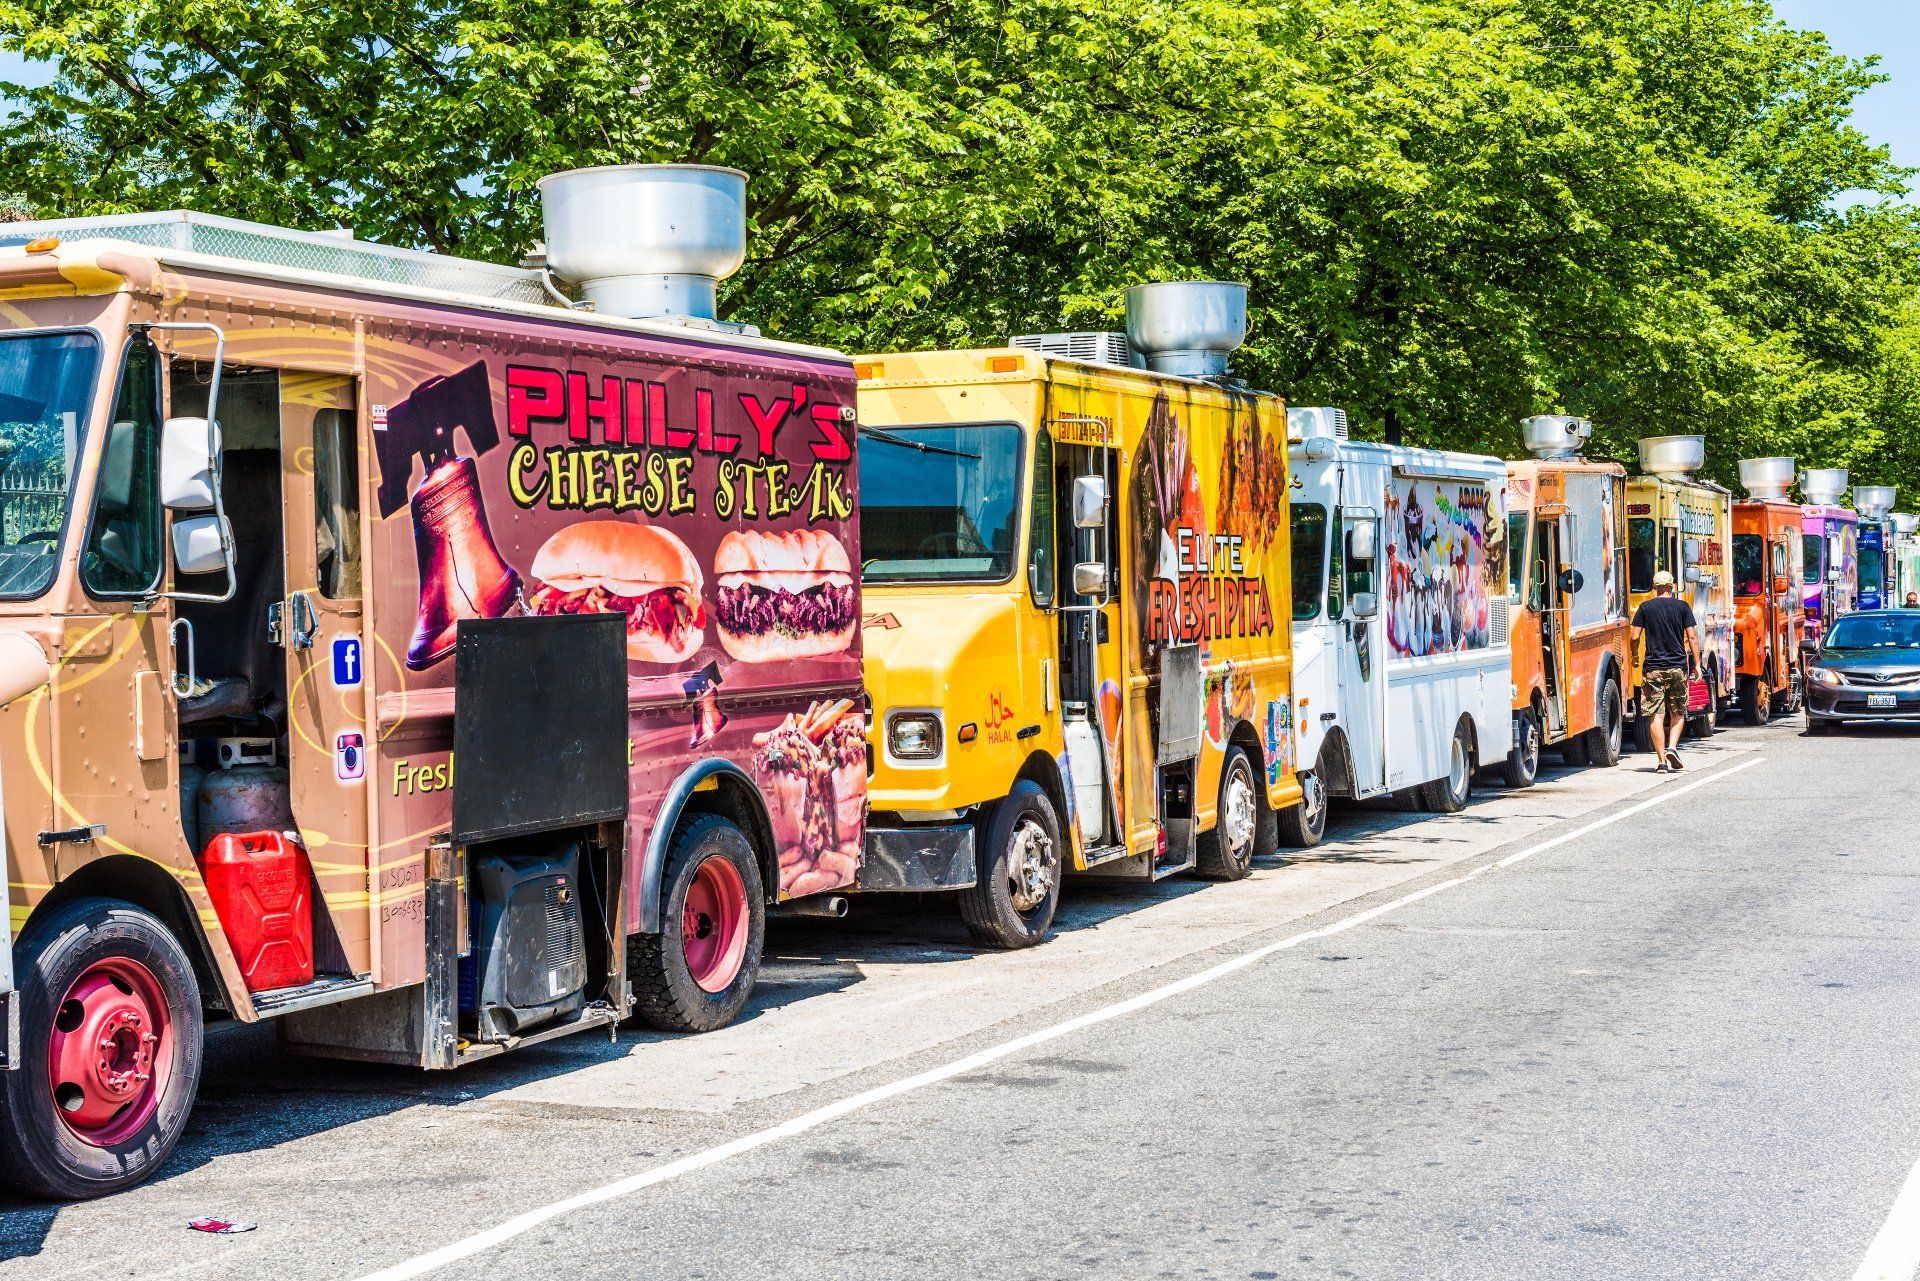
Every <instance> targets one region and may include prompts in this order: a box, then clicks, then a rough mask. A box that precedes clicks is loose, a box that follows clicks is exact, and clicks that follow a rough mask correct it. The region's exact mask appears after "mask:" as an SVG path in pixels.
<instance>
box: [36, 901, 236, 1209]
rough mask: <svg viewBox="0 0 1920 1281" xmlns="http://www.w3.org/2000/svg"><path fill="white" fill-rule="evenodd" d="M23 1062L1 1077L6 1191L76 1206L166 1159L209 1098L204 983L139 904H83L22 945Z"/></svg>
mask: <svg viewBox="0 0 1920 1281" xmlns="http://www.w3.org/2000/svg"><path fill="white" fill-rule="evenodd" d="M16 959H17V960H18V961H19V963H20V972H19V979H20V987H19V996H20V1001H21V1011H20V1012H21V1020H20V1024H21V1041H22V1053H21V1063H20V1067H19V1069H18V1070H17V1071H13V1072H0V1181H4V1182H5V1183H6V1184H7V1185H8V1186H10V1187H13V1188H15V1189H16V1190H18V1191H20V1192H24V1193H26V1194H27V1195H28V1196H35V1197H46V1198H49V1199H52V1200H62V1201H66V1200H78V1199H81V1198H84V1197H97V1196H104V1195H106V1194H107V1193H109V1192H119V1191H121V1190H123V1189H126V1188H130V1187H132V1186H133V1185H134V1184H136V1183H139V1182H141V1181H142V1180H143V1179H145V1178H147V1177H148V1176H149V1175H151V1174H152V1173H153V1172H154V1171H155V1170H158V1169H159V1168H160V1166H161V1165H162V1164H163V1163H164V1162H165V1161H166V1159H167V1156H168V1154H169V1153H171V1152H172V1151H173V1146H174V1144H176V1143H178V1142H179V1141H180V1135H181V1133H182V1132H183V1131H184V1130H185V1129H186V1126H187V1114H188V1113H189V1112H191V1111H192V1110H193V1099H194V1095H195V1094H196V1093H198V1091H199V1089H200V1057H201V1030H202V1024H201V1015H200V984H199V982H198V981H197V980H196V979H195V978H194V975H193V966H192V964H191V963H190V962H189V961H188V960H187V954H186V952H185V951H184V950H182V948H181V946H180V944H179V941H178V940H176V939H175V938H174V937H173V935H172V934H171V933H169V932H168V931H167V928H166V926H164V925H162V924H161V923H160V922H159V921H158V920H156V919H154V917H153V916H152V915H150V914H149V913H147V912H145V911H142V910H141V909H140V908H137V907H134V906H133V905H132V904H130V903H120V902H116V901H114V900H111V899H102V898H87V899H78V900H76V901H74V902H72V903H69V904H67V905H66V906H65V907H63V908H60V909H58V910H57V911H55V912H54V913H53V914H52V915H51V916H49V917H47V918H46V919H44V920H40V921H36V922H35V923H34V924H33V925H32V926H30V927H29V928H28V930H27V932H26V934H25V935H24V936H22V938H21V940H20V952H19V954H18V956H17V958H16Z"/></svg>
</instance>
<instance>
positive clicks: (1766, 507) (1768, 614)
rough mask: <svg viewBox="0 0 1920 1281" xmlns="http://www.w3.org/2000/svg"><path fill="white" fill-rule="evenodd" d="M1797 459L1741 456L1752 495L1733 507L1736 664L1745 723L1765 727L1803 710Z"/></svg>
mask: <svg viewBox="0 0 1920 1281" xmlns="http://www.w3.org/2000/svg"><path fill="white" fill-rule="evenodd" d="M1793 478H1794V460H1793V459H1791V458H1785V457H1781V458H1742V459H1741V460H1740V484H1741V487H1742V488H1744V489H1745V490H1746V491H1747V496H1746V497H1745V498H1744V499H1742V500H1740V501H1738V502H1736V503H1734V505H1733V608H1734V635H1733V666H1734V672H1735V676H1736V680H1737V689H1736V697H1737V698H1738V699H1739V703H1740V718H1741V719H1742V720H1743V721H1745V722H1746V723H1747V724H1748V725H1764V724H1765V723H1766V721H1767V718H1768V717H1770V716H1772V715H1773V714H1774V713H1775V712H1792V711H1798V710H1799V708H1800V702H1801V699H1802V697H1803V684H1802V681H1803V678H1804V675H1805V665H1804V663H1803V661H1802V657H1801V653H1800V641H1801V636H1802V634H1803V632H1804V630H1805V625H1806V621H1805V614H1804V613H1803V611H1802V609H1801V597H1800V505H1799V504H1798V503H1796V502H1793V501H1792V500H1791V499H1789V498H1788V497H1787V491H1788V490H1789V489H1791V488H1792V487H1793Z"/></svg>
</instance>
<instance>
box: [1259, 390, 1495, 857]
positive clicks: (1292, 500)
mask: <svg viewBox="0 0 1920 1281" xmlns="http://www.w3.org/2000/svg"><path fill="white" fill-rule="evenodd" d="M1287 437H1288V440H1287V455H1288V457H1287V463H1288V471H1289V472H1290V473H1291V474H1292V477H1293V488H1292V491H1291V494H1290V496H1289V502H1288V506H1289V509H1290V511H1289V515H1290V519H1291V523H1292V534H1293V652H1294V697H1295V699H1296V705H1295V715H1294V723H1295V725H1296V726H1297V727H1298V728H1297V733H1298V750H1299V760H1300V761H1302V762H1303V763H1304V762H1312V763H1313V768H1312V770H1311V772H1310V773H1303V774H1302V775H1301V783H1302V785H1303V786H1304V787H1305V789H1306V800H1305V801H1304V802H1303V803H1302V804H1301V805H1299V806H1297V807H1295V808H1293V809H1290V810H1287V811H1284V812H1283V813H1282V814H1281V815H1280V816H1279V817H1280V826H1281V835H1282V837H1283V838H1284V839H1285V840H1287V841H1288V842H1289V843H1291V844H1294V845H1313V844H1316V843H1317V842H1318V841H1319V840H1320V837H1321V834H1322V833H1323V832H1324V831H1325V829H1326V813H1327V802H1328V799H1329V798H1331V797H1345V798H1349V799H1353V800H1363V799H1365V798H1367V797H1373V796H1384V795H1387V794H1389V793H1394V792H1411V793H1412V796H1413V798H1414V799H1415V800H1416V801H1418V803H1419V804H1420V805H1421V806H1422V807H1423V808H1425V809H1428V810H1432V811H1435V812H1439V813H1453V812H1454V811H1457V810H1459V809H1460V808H1461V807H1462V806H1464V805H1465V804H1466V802H1467V797H1468V794H1469V793H1470V791H1471V790H1472V786H1473V773H1474V770H1475V769H1477V768H1479V767H1480V766H1481V765H1492V764H1494V763H1496V762H1499V761H1502V760H1505V759H1506V756H1507V753H1508V751H1509V750H1511V745H1512V739H1513V710H1512V693H1513V687H1512V681H1513V677H1512V671H1511V648H1510V636H1509V632H1508V627H1507V592H1506V580H1507V565H1506V485H1507V465H1506V464H1505V463H1504V462H1502V461H1501V460H1500V459H1498V458H1490V457H1486V456H1484V455H1479V454H1457V453H1446V452H1441V451H1438V450H1431V449H1412V448H1407V447H1404V446H1398V445H1382V444H1375V443H1371V442H1363V441H1356V440H1349V439H1347V426H1346V414H1345V412H1344V411H1342V410H1339V409H1327V408H1312V409H1291V410H1288V411H1287Z"/></svg>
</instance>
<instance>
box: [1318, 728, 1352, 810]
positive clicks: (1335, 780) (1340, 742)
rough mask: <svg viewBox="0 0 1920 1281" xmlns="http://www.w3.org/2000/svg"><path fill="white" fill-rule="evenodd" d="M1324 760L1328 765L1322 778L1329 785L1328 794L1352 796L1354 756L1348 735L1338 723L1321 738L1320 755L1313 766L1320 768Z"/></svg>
mask: <svg viewBox="0 0 1920 1281" xmlns="http://www.w3.org/2000/svg"><path fill="white" fill-rule="evenodd" d="M1322 762H1325V763H1326V766H1327V768H1326V770H1325V771H1324V773H1325V774H1326V777H1325V778H1323V779H1322V780H1321V781H1322V782H1324V783H1325V784H1326V785H1327V795H1329V796H1352V795H1353V756H1352V754H1351V753H1350V752H1349V751H1348V750H1347V736H1346V735H1345V734H1343V733H1342V732H1341V731H1340V727H1339V726H1337V725H1336V726H1334V727H1333V728H1332V729H1330V730H1328V731H1327V736H1326V738H1325V739H1323V740H1321V743H1320V755H1319V757H1318V758H1317V759H1316V760H1315V761H1314V762H1313V768H1314V769H1319V768H1320V766H1321V763H1322Z"/></svg>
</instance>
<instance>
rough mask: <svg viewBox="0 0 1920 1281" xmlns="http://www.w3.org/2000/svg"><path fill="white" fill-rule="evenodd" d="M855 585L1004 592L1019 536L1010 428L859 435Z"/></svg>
mask: <svg viewBox="0 0 1920 1281" xmlns="http://www.w3.org/2000/svg"><path fill="white" fill-rule="evenodd" d="M860 436H861V450H860V524H861V530H860V543H861V555H862V556H863V557H864V558H865V560H864V564H863V565H862V568H861V573H862V576H863V577H864V578H865V579H866V581H868V582H870V583H942V582H944V583H1004V582H1006V581H1007V580H1008V579H1009V578H1011V577H1013V556H1014V546H1015V543H1016V542H1017V541H1018V532H1019V528H1020V524H1019V520H1020V478H1021V475H1022V471H1021V459H1022V456H1023V455H1024V454H1025V452H1026V451H1025V450H1024V449H1023V448H1022V447H1021V446H1022V444H1023V439H1022V432H1021V431H1020V429H1019V428H1018V427H1016V426H1014V425H1013V424H1012V423H965V424H961V425H958V426H944V425H942V426H933V427H886V428H874V427H863V428H861V431H860Z"/></svg>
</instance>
